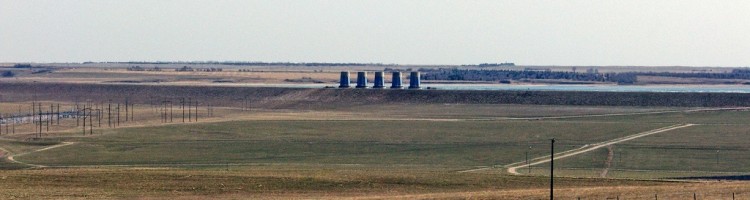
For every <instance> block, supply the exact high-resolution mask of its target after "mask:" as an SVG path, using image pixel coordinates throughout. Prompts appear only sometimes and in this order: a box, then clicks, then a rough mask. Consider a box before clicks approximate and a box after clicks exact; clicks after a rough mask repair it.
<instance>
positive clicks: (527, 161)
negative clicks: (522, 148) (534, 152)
mask: <svg viewBox="0 0 750 200" xmlns="http://www.w3.org/2000/svg"><path fill="white" fill-rule="evenodd" d="M529 151H531V145H529V149H528V150H526V166H527V167H528V168H529V172H528V173H527V174H531V165H529Z"/></svg>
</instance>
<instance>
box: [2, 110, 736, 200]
mask: <svg viewBox="0 0 750 200" xmlns="http://www.w3.org/2000/svg"><path fill="white" fill-rule="evenodd" d="M61 103H63V105H68V106H69V105H72V104H71V103H70V102H67V103H66V102H61ZM3 105H5V106H6V107H13V106H14V105H15V104H7V105H6V104H0V106H3ZM21 105H23V104H21ZM687 109H689V108H663V107H656V108H650V107H606V106H533V105H485V104H478V105H465V104H399V105H361V106H351V107H338V108H333V109H323V108H315V109H309V110H299V109H270V108H254V109H253V110H250V111H244V110H242V109H239V108H229V107H219V108H217V116H215V117H212V118H201V122H199V123H185V124H183V123H181V122H180V120H179V118H176V119H175V120H177V122H174V123H161V122H160V121H159V120H160V119H159V117H160V115H159V111H158V109H157V110H155V109H154V108H153V107H150V106H146V105H142V106H139V108H138V110H136V112H137V114H138V116H140V118H141V119H140V120H136V122H130V123H128V124H125V125H124V126H122V127H120V128H104V127H102V128H97V129H95V131H96V132H97V133H96V134H94V135H90V136H89V135H87V136H82V135H81V134H80V132H79V130H78V129H76V128H75V126H74V124H75V120H72V119H68V120H67V121H64V122H63V124H67V125H66V126H69V127H68V129H64V128H60V129H59V130H56V131H53V132H50V133H47V134H45V135H44V137H45V139H42V140H30V137H31V135H30V134H17V135H10V136H7V135H6V136H3V137H4V138H5V139H4V140H0V147H2V148H3V150H2V151H3V152H5V154H6V156H7V155H18V156H15V157H14V159H15V160H16V161H19V162H22V163H30V164H35V165H44V166H46V167H45V168H41V169H29V170H4V171H3V175H1V176H0V179H2V180H4V181H2V183H0V194H1V195H4V196H0V198H175V197H181V198H187V199H203V198H230V199H237V198H278V199H289V198H307V197H318V198H361V197H368V198H381V199H414V198H436V199H454V198H500V199H541V198H545V196H546V195H547V193H546V188H547V180H548V178H546V177H544V176H545V175H546V174H547V173H548V171H547V170H546V167H547V165H545V164H542V165H538V166H534V167H533V169H532V173H531V175H532V176H513V175H509V174H507V173H506V172H505V168H503V167H502V166H504V165H507V164H511V163H516V162H521V161H523V160H524V159H525V156H526V153H527V152H528V155H529V157H530V158H534V157H540V156H545V155H548V153H549V139H550V138H552V137H554V138H556V139H557V141H558V142H557V143H556V150H557V151H558V152H560V151H565V150H570V149H575V148H579V147H582V146H584V145H586V144H592V143H597V142H602V141H607V140H611V139H614V138H619V137H623V136H627V135H632V134H636V133H640V132H643V131H647V130H653V129H657V128H661V127H666V126H671V125H675V124H682V123H696V124H698V125H696V126H692V127H688V128H684V129H678V130H673V131H668V132H664V133H659V134H654V135H651V136H647V137H643V138H639V139H635V140H631V141H627V142H623V143H620V144H616V145H613V147H612V148H611V151H613V153H614V156H613V157H612V158H611V159H609V158H608V157H609V153H610V150H609V149H607V148H602V149H597V150H595V151H592V152H589V153H585V154H581V155H577V156H574V157H570V158H566V159H563V160H559V161H556V167H557V170H556V174H557V175H560V176H564V177H568V178H558V179H557V182H556V184H557V186H558V187H557V188H559V189H558V193H557V194H558V195H557V197H558V198H568V199H572V198H576V197H583V198H587V199H589V198H593V199H606V198H610V197H612V198H614V197H617V196H620V197H623V198H624V199H641V198H647V197H652V196H653V195H654V194H658V195H659V197H662V198H666V199H683V198H686V197H691V196H692V193H693V192H698V193H699V195H702V196H700V197H702V198H705V199H716V198H726V197H731V193H732V192H735V193H736V194H737V195H738V197H740V198H743V197H750V196H748V195H750V189H748V188H750V187H748V184H747V183H745V182H721V183H718V184H717V183H715V182H713V183H706V182H664V181H654V180H648V181H637V180H633V179H662V178H670V179H672V178H677V177H693V176H718V175H744V174H747V173H748V171H747V169H746V168H745V167H744V166H747V165H748V164H750V163H747V162H746V161H747V160H750V159H748V157H747V155H750V154H748V153H750V152H747V151H748V148H749V147H748V146H747V145H745V144H743V141H746V140H747V139H748V138H745V137H747V136H745V135H746V134H745V133H747V131H750V128H748V126H746V125H745V124H744V120H743V119H746V118H747V117H750V116H748V115H750V112H747V111H705V112H687V113H684V112H673V113H650V114H649V113H645V112H657V111H674V110H687ZM628 113H630V114H628ZM175 114H177V115H175V116H181V115H179V114H181V113H180V112H176V113H175ZM607 114H624V115H620V116H608V115H607ZM589 115H595V116H589ZM602 115H604V116H602ZM561 116H562V117H563V118H555V117H561ZM564 116H571V118H566V117H564ZM545 117H552V118H545ZM517 118H521V119H517ZM63 142H65V143H63ZM67 143H72V144H71V145H67V146H61V147H58V148H53V149H47V150H43V151H38V152H35V151H37V150H40V149H43V148H49V147H54V146H53V145H60V144H67ZM716 150H719V152H720V153H718V154H717V153H716ZM716 155H719V163H715V162H716V157H715V156H716ZM607 160H609V162H610V166H609V167H608V170H609V171H608V175H607V177H608V178H625V179H601V178H579V177H599V176H600V175H601V172H602V171H603V170H604V169H605V168H607V165H606V164H605V163H607ZM28 167H29V166H27V165H23V164H20V163H14V162H11V161H10V160H7V159H4V160H3V162H0V168H2V169H19V168H28ZM481 167H491V168H489V169H487V170H480V171H474V172H469V173H459V171H463V170H468V169H477V168H481ZM521 172H522V173H525V170H521ZM743 195H744V196H743Z"/></svg>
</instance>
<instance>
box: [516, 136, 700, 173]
mask: <svg viewBox="0 0 750 200" xmlns="http://www.w3.org/2000/svg"><path fill="white" fill-rule="evenodd" d="M691 126H695V124H676V125H672V126H667V127H662V128H658V129H654V130H650V131H645V132H641V133H638V134H633V135H629V136H625V137H621V138H617V139H613V140H609V141H605V142H600V143H594V144H587V145H584V146H583V147H581V148H577V149H574V150H569V151H565V152H561V153H556V154H555V160H559V159H563V158H567V157H571V156H575V155H578V154H582V153H586V152H590V151H593V150H596V149H599V148H603V147H606V146H609V145H613V144H617V143H621V142H625V141H629V140H633V139H637V138H641V137H645V136H649V135H653V134H657V133H662V132H667V131H671V130H675V129H681V128H686V127H691ZM545 158H549V156H542V157H538V158H534V159H531V160H535V161H534V162H531V163H529V164H522V162H519V163H514V164H511V166H512V167H508V173H510V174H513V175H520V173H518V169H519V168H524V167H529V166H534V165H539V164H543V163H548V162H550V160H549V159H545Z"/></svg>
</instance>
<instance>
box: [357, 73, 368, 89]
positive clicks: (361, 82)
mask: <svg viewBox="0 0 750 200" xmlns="http://www.w3.org/2000/svg"><path fill="white" fill-rule="evenodd" d="M357 88H367V72H357Z"/></svg>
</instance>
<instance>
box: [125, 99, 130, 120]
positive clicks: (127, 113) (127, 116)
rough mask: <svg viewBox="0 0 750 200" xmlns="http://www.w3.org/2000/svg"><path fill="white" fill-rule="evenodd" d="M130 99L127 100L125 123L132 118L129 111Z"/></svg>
mask: <svg viewBox="0 0 750 200" xmlns="http://www.w3.org/2000/svg"><path fill="white" fill-rule="evenodd" d="M128 107H129V106H128V99H125V121H126V122H127V121H128V118H130V110H129V109H128Z"/></svg>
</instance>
